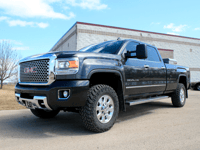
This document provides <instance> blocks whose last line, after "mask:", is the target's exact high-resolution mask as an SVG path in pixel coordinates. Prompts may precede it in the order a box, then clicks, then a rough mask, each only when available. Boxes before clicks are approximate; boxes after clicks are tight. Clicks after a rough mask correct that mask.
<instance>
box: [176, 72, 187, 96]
mask: <svg viewBox="0 0 200 150" xmlns="http://www.w3.org/2000/svg"><path fill="white" fill-rule="evenodd" d="M180 77H185V78H186V88H185V90H186V98H188V90H187V81H188V78H187V76H186V75H185V74H180V75H179V76H178V80H177V86H178V83H179V81H180Z"/></svg>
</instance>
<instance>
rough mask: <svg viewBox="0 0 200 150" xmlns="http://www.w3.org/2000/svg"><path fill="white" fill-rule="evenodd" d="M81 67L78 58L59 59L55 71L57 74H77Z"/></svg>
mask: <svg viewBox="0 0 200 150" xmlns="http://www.w3.org/2000/svg"><path fill="white" fill-rule="evenodd" d="M78 69H79V60H78V58H66V59H63V58H62V59H57V60H56V68H55V72H56V74H57V75H59V74H60V75H64V74H76V73H77V72H78Z"/></svg>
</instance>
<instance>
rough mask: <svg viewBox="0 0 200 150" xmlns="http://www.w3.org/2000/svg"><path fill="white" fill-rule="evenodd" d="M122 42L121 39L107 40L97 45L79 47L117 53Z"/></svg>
mask: <svg viewBox="0 0 200 150" xmlns="http://www.w3.org/2000/svg"><path fill="white" fill-rule="evenodd" d="M123 43H124V42H123V41H107V42H103V43H100V44H97V45H90V46H88V47H85V48H83V49H81V50H80V51H85V52H94V53H107V54H117V53H118V51H119V49H120V48H121V46H122V45H123Z"/></svg>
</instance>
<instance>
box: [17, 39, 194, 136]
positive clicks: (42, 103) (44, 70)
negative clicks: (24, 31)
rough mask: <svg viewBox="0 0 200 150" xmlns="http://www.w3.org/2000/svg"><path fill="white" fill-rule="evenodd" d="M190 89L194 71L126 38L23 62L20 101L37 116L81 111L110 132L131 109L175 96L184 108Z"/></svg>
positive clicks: (96, 127) (89, 122)
mask: <svg viewBox="0 0 200 150" xmlns="http://www.w3.org/2000/svg"><path fill="white" fill-rule="evenodd" d="M189 87H190V71H189V69H188V68H186V67H182V66H178V65H172V64H170V63H169V62H167V61H165V63H164V61H163V60H162V58H161V56H160V54H159V52H158V50H157V48H156V47H154V46H152V45H149V44H145V43H143V42H140V41H136V40H131V39H125V40H114V41H106V42H103V43H100V44H96V45H90V46H88V47H85V48H83V49H81V50H80V51H62V52H51V53H46V54H40V55H35V56H31V57H27V58H25V59H22V60H21V61H20V62H19V82H18V83H17V85H16V87H15V97H16V100H17V102H18V103H19V104H21V105H24V106H26V107H27V108H29V109H30V110H31V112H32V113H33V114H34V115H35V116H37V117H40V118H52V117H55V116H56V115H57V114H58V113H59V111H61V110H63V111H71V112H79V113H80V115H81V118H82V120H83V124H84V126H85V127H86V128H87V129H88V130H91V131H94V132H104V131H107V130H109V129H110V128H111V127H112V126H113V125H114V123H115V121H116V119H117V116H118V113H119V111H126V105H136V104H141V103H145V102H150V101H154V100H158V99H162V98H168V97H171V100H172V104H173V105H174V106H175V107H183V106H184V104H185V102H186V98H187V97H188V92H187V90H188V89H189Z"/></svg>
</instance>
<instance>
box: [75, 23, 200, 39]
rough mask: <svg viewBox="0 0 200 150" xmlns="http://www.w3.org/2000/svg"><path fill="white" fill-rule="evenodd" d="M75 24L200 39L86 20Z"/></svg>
mask: <svg viewBox="0 0 200 150" xmlns="http://www.w3.org/2000/svg"><path fill="white" fill-rule="evenodd" d="M76 24H83V25H91V26H98V27H105V28H113V29H121V30H129V31H137V32H143V33H151V34H158V35H166V36H172V37H179V38H186V39H193V40H200V39H199V38H193V37H187V36H179V35H171V34H166V33H158V32H151V31H144V30H135V29H129V28H122V27H115V26H108V25H100V24H93V23H86V22H76Z"/></svg>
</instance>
